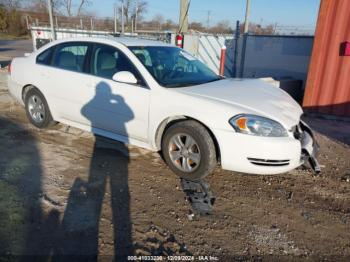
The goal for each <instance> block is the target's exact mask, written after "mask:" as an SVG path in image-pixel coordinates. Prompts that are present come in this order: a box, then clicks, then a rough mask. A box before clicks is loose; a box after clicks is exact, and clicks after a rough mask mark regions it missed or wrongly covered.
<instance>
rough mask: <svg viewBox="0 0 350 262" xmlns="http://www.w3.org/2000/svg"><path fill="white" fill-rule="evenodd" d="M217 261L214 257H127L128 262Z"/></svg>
mask: <svg viewBox="0 0 350 262" xmlns="http://www.w3.org/2000/svg"><path fill="white" fill-rule="evenodd" d="M163 260H164V261H218V260H219V258H218V257H215V256H129V257H128V261H163Z"/></svg>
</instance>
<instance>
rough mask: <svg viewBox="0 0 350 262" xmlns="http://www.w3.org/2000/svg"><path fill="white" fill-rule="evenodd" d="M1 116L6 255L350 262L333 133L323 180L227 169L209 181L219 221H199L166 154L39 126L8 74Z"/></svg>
mask: <svg viewBox="0 0 350 262" xmlns="http://www.w3.org/2000/svg"><path fill="white" fill-rule="evenodd" d="M0 112H1V113H0V225H1V228H0V254H1V255H21V254H25V255H40V256H41V258H42V261H49V260H48V259H49V257H50V256H52V255H96V254H97V255H98V260H99V261H105V260H107V261H108V260H112V256H113V255H114V254H115V255H116V257H117V260H118V259H119V261H123V256H124V255H130V254H136V255H183V256H191V255H193V256H195V259H196V260H198V259H200V257H199V256H212V257H211V258H210V257H207V258H208V260H209V259H212V261H213V260H215V259H217V260H218V261H231V260H234V259H237V260H244V259H249V260H260V259H262V260H271V259H276V260H277V259H285V260H295V259H298V260H304V259H309V260H320V259H328V260H331V261H334V260H344V261H346V260H348V259H350V148H349V146H348V145H346V144H342V143H340V142H337V141H335V140H333V139H331V138H329V137H327V136H324V135H321V134H319V133H317V134H316V137H317V139H318V141H319V143H320V146H321V152H320V157H319V160H320V163H321V164H322V165H324V168H323V173H322V175H321V176H318V177H316V176H313V174H312V173H311V172H310V171H309V170H307V169H305V168H299V169H297V170H294V171H292V172H289V173H285V174H281V175H275V176H254V175H244V174H238V173H233V172H228V171H222V170H220V169H217V170H216V171H215V173H214V174H213V175H211V176H210V177H208V178H207V181H208V182H209V183H210V185H211V189H212V191H213V192H214V193H215V195H216V202H215V205H214V213H213V214H212V215H210V216H199V215H197V214H194V215H193V214H192V210H191V206H190V205H189V203H187V202H186V201H185V193H184V192H183V191H182V190H181V187H180V181H179V179H178V178H177V177H176V176H175V175H173V174H172V173H171V171H170V170H169V169H168V168H167V167H166V165H165V164H164V162H163V161H162V159H161V158H160V156H159V155H158V154H157V153H152V152H149V151H147V150H143V149H139V148H135V147H129V146H124V145H122V144H120V143H118V142H114V141H111V140H108V139H101V138H97V139H96V138H95V137H94V136H92V135H91V134H88V133H85V132H82V131H80V130H78V129H74V128H68V127H67V126H64V125H57V126H55V127H54V128H53V129H50V130H38V129H35V128H33V127H32V126H31V125H30V124H29V123H28V121H27V120H26V117H25V113H24V110H23V108H22V107H21V106H19V105H17V104H16V103H14V101H13V100H12V98H11V97H10V96H9V95H8V92H7V88H6V83H5V74H4V73H0ZM307 121H311V122H313V124H315V125H317V126H318V125H319V127H322V126H327V125H331V124H332V123H331V122H329V121H327V120H324V119H317V120H315V119H307ZM343 125H344V126H347V127H349V125H350V123H343ZM348 135H349V134H348ZM7 258H8V260H11V259H13V258H14V257H7ZM56 258H58V260H59V261H60V259H61V260H62V261H67V260H69V259H68V257H59V256H57V257H56ZM70 258H72V257H70ZM183 258H184V257H183ZM204 258H205V257H204ZM5 259H6V257H5ZM89 259H91V260H95V258H94V257H93V256H92V257H85V258H84V261H88V260H89ZM0 260H1V258H0ZM73 260H75V261H76V260H77V257H75V259H73Z"/></svg>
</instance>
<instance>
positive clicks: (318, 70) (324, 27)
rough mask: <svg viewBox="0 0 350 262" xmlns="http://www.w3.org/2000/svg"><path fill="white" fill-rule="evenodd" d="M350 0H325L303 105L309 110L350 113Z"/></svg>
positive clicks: (338, 113)
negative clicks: (349, 44)
mask: <svg viewBox="0 0 350 262" xmlns="http://www.w3.org/2000/svg"><path fill="white" fill-rule="evenodd" d="M345 41H350V1H349V0H321V6H320V11H319V16H318V22H317V27H316V34H315V40H314V45H313V51H312V57H311V62H310V66H309V73H308V79H307V84H306V90H305V96H304V103H303V106H304V108H305V109H306V110H307V111H314V112H319V113H324V114H331V115H338V116H350V56H342V55H341V51H340V50H341V44H342V43H344V42H345Z"/></svg>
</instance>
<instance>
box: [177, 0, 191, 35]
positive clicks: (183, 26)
mask: <svg viewBox="0 0 350 262" xmlns="http://www.w3.org/2000/svg"><path fill="white" fill-rule="evenodd" d="M189 8H190V5H189V3H188V0H181V2H180V20H179V26H180V28H179V33H180V34H181V33H187V31H188V9H189Z"/></svg>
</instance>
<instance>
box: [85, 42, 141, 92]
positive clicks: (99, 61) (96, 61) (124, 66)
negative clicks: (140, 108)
mask: <svg viewBox="0 0 350 262" xmlns="http://www.w3.org/2000/svg"><path fill="white" fill-rule="evenodd" d="M121 71H129V72H131V73H132V74H133V75H134V76H135V77H136V78H137V79H138V80H139V84H140V85H144V82H143V80H142V77H141V76H140V74H139V72H138V71H137V70H136V68H135V66H134V65H133V64H132V63H131V61H130V60H129V59H128V58H127V57H126V56H125V55H124V53H122V52H121V51H119V50H118V49H116V48H114V47H112V46H108V45H103V44H96V45H95V47H94V50H93V52H92V58H91V63H90V72H91V74H93V75H95V76H99V77H103V78H108V79H112V78H113V75H114V74H115V73H118V72H121Z"/></svg>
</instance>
